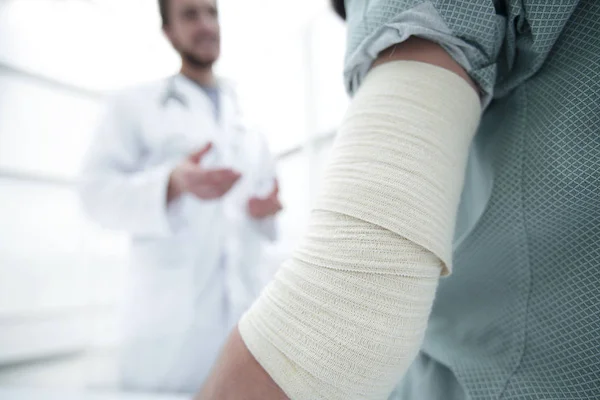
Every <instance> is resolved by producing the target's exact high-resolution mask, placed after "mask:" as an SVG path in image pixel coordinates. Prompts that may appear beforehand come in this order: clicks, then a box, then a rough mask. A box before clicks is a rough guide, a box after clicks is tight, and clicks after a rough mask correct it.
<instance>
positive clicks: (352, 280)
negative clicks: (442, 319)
mask: <svg viewBox="0 0 600 400" xmlns="http://www.w3.org/2000/svg"><path fill="white" fill-rule="evenodd" d="M480 113H481V107H480V102H479V98H478V96H477V95H476V93H475V91H474V90H473V89H472V88H471V87H470V86H469V85H468V84H467V83H466V82H465V81H464V80H463V79H462V78H460V77H459V76H458V75H455V74H454V73H452V72H450V71H447V70H445V69H442V68H439V67H435V66H432V65H429V64H423V63H417V62H408V61H394V62H389V63H386V64H383V65H381V66H378V67H376V68H374V69H373V70H372V71H371V72H370V73H369V75H368V76H367V78H366V80H365V82H364V83H363V85H362V87H361V88H360V90H359V91H358V93H357V94H356V96H355V98H354V99H353V101H352V104H351V106H350V108H349V110H348V113H347V115H346V117H345V119H344V122H343V124H342V126H341V127H340V131H339V137H338V139H337V140H336V143H335V146H334V150H333V152H332V156H331V159H330V163H329V166H328V167H327V169H326V172H325V178H324V181H323V185H322V194H321V195H320V197H319V199H318V201H317V205H316V207H315V209H314V210H313V212H312V215H311V221H310V226H309V230H308V234H307V235H306V237H305V238H304V240H303V241H302V242H301V243H300V244H299V245H298V248H297V250H296V251H295V253H294V255H293V257H292V259H291V260H289V261H288V262H286V263H285V264H284V265H283V267H282V268H281V269H280V271H279V272H278V273H277V276H276V277H275V279H274V281H273V282H272V283H271V284H270V285H269V286H268V287H267V288H266V289H265V291H264V292H263V293H262V295H261V297H260V298H259V299H258V300H257V302H256V303H255V304H254V306H253V307H252V308H251V309H250V311H248V313H247V314H246V315H245V316H244V317H243V318H242V320H241V322H240V324H239V330H240V333H241V335H242V338H243V340H244V342H245V344H246V346H247V347H248V349H249V350H250V352H251V353H252V354H253V355H254V357H255V358H256V359H257V360H258V362H259V363H260V364H261V365H262V366H263V368H264V369H265V370H266V371H267V372H268V373H269V374H270V375H271V377H272V378H273V380H274V381H275V382H276V383H277V384H278V385H279V386H280V387H281V388H282V389H283V390H284V391H285V393H286V394H287V395H288V396H289V397H290V398H291V399H294V400H295V399H302V400H303V399H310V400H315V399H328V400H333V399H343V400H352V399H369V400H371V399H386V398H387V397H388V395H389V393H390V392H391V391H392V389H393V387H394V386H395V384H396V383H397V382H398V380H399V379H400V378H401V377H402V375H403V373H404V372H405V370H406V369H407V368H408V366H409V365H410V363H411V362H412V360H413V358H414V356H415V355H416V353H417V352H418V349H419V346H420V344H421V341H422V338H423V334H424V331H425V328H426V325H427V319H428V316H429V313H430V310H431V305H432V302H433V299H434V295H435V290H436V287H437V282H438V279H439V276H440V273H447V272H448V271H449V270H450V268H451V265H450V263H451V256H452V255H451V242H452V234H453V229H454V220H455V215H456V209H457V207H458V201H459V198H460V192H461V189H462V183H463V175H464V170H465V163H466V160H467V153H468V148H469V144H470V142H471V140H472V137H473V135H474V133H475V130H476V128H477V125H478V123H479V117H480Z"/></svg>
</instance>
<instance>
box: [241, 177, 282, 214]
mask: <svg viewBox="0 0 600 400" xmlns="http://www.w3.org/2000/svg"><path fill="white" fill-rule="evenodd" d="M282 208H283V207H282V205H281V202H280V201H279V183H278V182H277V180H275V187H274V188H273V191H272V192H271V193H270V194H269V195H268V196H267V197H264V198H261V197H252V198H251V199H250V200H248V214H250V216H251V217H252V218H255V219H262V218H267V217H270V216H272V215H275V214H277V213H278V212H279V211H281V209H282Z"/></svg>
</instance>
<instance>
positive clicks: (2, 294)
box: [0, 0, 348, 397]
mask: <svg viewBox="0 0 600 400" xmlns="http://www.w3.org/2000/svg"><path fill="white" fill-rule="evenodd" d="M219 13H220V22H221V30H222V56H221V58H220V60H219V62H218V64H217V67H216V70H217V72H218V73H219V74H220V75H224V76H226V77H227V78H230V79H231V80H233V81H234V82H235V83H236V86H237V90H238V94H239V97H240V100H241V105H242V110H243V112H244V114H245V116H246V118H247V119H248V120H249V121H250V122H251V124H252V126H253V127H255V128H257V129H260V130H261V131H262V132H263V133H264V134H265V135H266V137H267V139H268V141H269V145H270V148H271V151H272V152H273V153H274V154H275V155H276V156H277V160H278V164H277V169H278V176H279V179H280V186H281V197H282V200H283V203H284V206H285V210H284V212H283V214H282V216H281V227H282V231H281V233H282V235H281V240H279V241H278V242H276V243H275V244H273V245H271V246H270V247H269V248H268V249H267V252H266V255H265V260H264V262H263V269H264V271H263V273H264V275H265V277H266V278H267V277H269V276H270V274H272V273H273V271H274V270H275V269H276V268H277V265H278V264H279V262H280V261H281V259H283V258H285V257H286V256H287V255H288V253H289V250H290V247H291V246H292V244H293V243H294V241H295V239H296V238H297V237H298V235H299V234H300V233H301V232H302V231H303V229H304V223H305V221H306V216H307V213H308V211H309V209H310V204H311V201H312V199H313V198H314V195H315V193H316V191H317V190H318V187H317V186H318V181H319V179H318V178H319V174H320V172H321V169H322V167H323V164H324V161H325V160H326V157H327V154H328V151H329V149H330V146H331V144H332V138H333V132H334V131H335V128H336V126H337V124H338V123H339V121H340V120H341V118H342V115H343V113H344V111H345V108H346V106H347V102H348V100H347V97H346V93H345V91H344V88H343V84H342V67H343V65H342V63H343V54H344V46H345V45H344V42H345V30H344V26H343V23H342V21H341V20H339V18H337V17H336V16H335V15H334V14H333V13H332V12H331V11H330V10H329V7H328V2H327V1H326V0H301V1H297V0H296V1H292V0H254V1H247V0H220V1H219ZM179 66H180V61H179V58H178V56H177V54H176V53H175V52H174V51H173V50H172V48H171V46H170V45H169V44H168V42H167V41H166V39H165V38H164V36H163V34H162V32H161V29H160V18H159V14H158V7H157V4H156V1H154V0H0V387H7V386H20V387H30V388H39V389H48V390H50V389H71V390H76V389H82V388H92V389H94V388H98V389H109V390H110V388H112V387H114V385H115V379H116V370H115V366H116V359H115V354H116V349H117V348H118V345H119V335H118V326H117V309H118V306H119V302H120V299H121V294H122V289H123V287H122V286H123V285H122V283H123V277H124V274H125V273H126V270H127V257H128V255H127V251H128V246H127V239H126V238H125V237H124V236H120V235H119V234H115V233H114V232H111V231H106V230H102V229H100V228H98V227H97V226H96V225H94V224H93V223H92V222H89V221H88V220H87V218H86V217H85V216H83V214H82V212H81V210H80V205H79V202H78V198H77V196H76V194H75V191H74V189H75V185H76V180H77V175H78V171H79V165H80V162H81V159H82V156H83V153H84V151H85V149H86V147H87V146H88V144H89V140H90V138H91V134H92V132H93V130H94V128H95V125H96V121H97V118H98V117H99V113H100V111H101V110H102V106H103V103H104V101H105V99H106V98H107V96H108V95H110V94H111V93H112V92H114V91H117V90H119V89H122V88H125V87H128V86H131V85H135V84H138V83H142V82H147V81H151V80H155V79H159V78H163V77H166V76H169V75H173V74H175V73H177V72H178V68H179ZM0 397H1V396H0Z"/></svg>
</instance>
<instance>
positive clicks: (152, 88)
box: [106, 78, 168, 118]
mask: <svg viewBox="0 0 600 400" xmlns="http://www.w3.org/2000/svg"><path fill="white" fill-rule="evenodd" d="M167 85H168V79H167V78H164V79H161V80H155V81H152V82H146V83H142V84H137V85H132V86H128V87H125V88H121V89H119V90H116V91H114V92H112V93H109V94H108V98H107V101H106V104H107V109H108V110H112V111H113V112H118V113H127V114H128V115H129V116H130V117H133V118H135V116H141V115H143V114H144V113H145V112H148V111H149V108H153V106H155V105H156V104H158V103H160V99H161V94H162V93H164V91H165V90H166V88H167Z"/></svg>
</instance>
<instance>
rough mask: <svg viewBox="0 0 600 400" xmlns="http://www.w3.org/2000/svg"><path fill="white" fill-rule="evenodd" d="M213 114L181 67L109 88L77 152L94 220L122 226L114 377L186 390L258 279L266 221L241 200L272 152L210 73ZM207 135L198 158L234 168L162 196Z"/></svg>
mask: <svg viewBox="0 0 600 400" xmlns="http://www.w3.org/2000/svg"><path fill="white" fill-rule="evenodd" d="M219 86H220V88H221V91H220V118H219V121H216V120H215V116H214V108H213V104H212V103H211V101H210V99H209V98H208V97H207V96H206V94H205V93H204V92H203V91H202V90H201V89H200V88H199V87H197V86H196V84H195V83H194V82H192V81H190V80H189V79H187V78H185V77H184V76H182V75H177V76H175V77H173V78H170V79H166V80H164V81H161V82H159V83H156V84H152V85H148V86H145V87H142V88H137V89H134V90H130V91H127V92H126V93H123V94H121V95H119V96H117V97H116V98H115V100H114V101H113V102H112V104H111V105H110V107H109V110H108V112H107V114H106V115H105V117H104V119H103V120H102V122H101V124H100V127H99V129H98V131H97V133H96V135H95V138H94V140H93V142H92V144H91V146H90V149H89V152H88V154H87V156H86V158H85V161H84V167H83V173H82V181H81V185H80V194H81V198H82V202H83V205H84V208H85V210H86V211H87V213H88V214H89V215H90V216H91V217H92V218H93V219H94V220H95V221H97V222H99V223H100V224H101V225H103V226H105V227H108V228H112V229H118V230H122V231H126V232H128V233H129V234H130V235H131V274H130V277H131V279H130V284H129V286H128V289H129V290H128V295H127V296H126V297H127V298H126V305H125V316H126V318H125V327H126V329H125V335H124V341H123V351H122V357H121V378H122V383H123V386H124V387H125V388H129V389H133V390H144V391H148V390H157V391H173V392H188V393H189V392H195V391H197V390H198V389H199V387H200V386H201V384H202V382H203V381H204V379H205V378H206V377H207V375H208V373H209V371H210V368H211V366H212V365H213V363H214V361H215V359H216V357H217V355H218V352H219V350H220V348H221V346H222V344H223V343H224V340H225V338H226V336H227V335H228V333H229V331H230V330H231V328H232V327H233V326H235V323H236V322H237V320H238V319H239V317H240V316H241V314H242V313H243V311H244V310H245V309H246V308H247V307H248V306H249V305H250V304H251V302H252V301H253V299H254V298H255V297H256V296H257V294H258V292H259V291H260V289H261V282H260V278H259V271H258V269H259V265H258V264H259V262H260V261H259V260H260V253H261V240H264V239H265V238H269V239H274V237H275V230H276V229H275V221H274V219H273V218H267V219H265V220H262V221H256V220H253V219H252V218H251V217H250V216H248V214H247V210H246V205H247V201H248V199H249V198H250V197H251V196H253V195H260V196H264V195H266V194H268V193H269V192H270V191H271V190H272V188H273V183H274V176H275V175H274V167H273V159H272V157H271V155H270V154H269V152H268V149H267V146H266V145H265V141H264V139H263V138H262V137H261V136H260V135H259V134H257V133H256V132H252V131H249V130H247V129H246V128H245V127H244V125H243V123H242V120H241V117H240V114H239V112H238V107H237V103H236V100H235V96H234V93H233V91H232V89H231V87H230V86H229V85H227V84H226V83H224V82H221V81H220V83H219ZM207 142H212V143H213V146H214V147H213V150H212V151H211V153H209V154H208V155H207V157H206V158H205V159H204V160H203V161H202V165H203V166H206V167H216V166H221V167H222V166H230V167H233V168H235V169H236V170H238V171H240V172H241V173H242V178H241V179H240V180H239V181H238V182H237V183H236V185H235V186H234V187H233V188H232V190H231V191H230V192H229V193H228V194H227V195H226V196H225V197H223V198H222V199H219V200H213V201H203V200H199V199H197V198H195V197H193V196H191V195H184V196H183V197H181V198H180V199H179V200H177V201H175V202H173V203H172V204H170V205H169V206H167V205H166V193H167V183H168V180H169V174H170V172H171V171H172V169H173V167H174V166H175V165H176V164H177V163H178V162H180V161H181V160H182V159H183V158H184V157H185V156H186V155H188V154H190V153H192V152H194V151H197V150H199V149H201V148H202V147H203V146H204V145H205V144H206V143H207Z"/></svg>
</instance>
